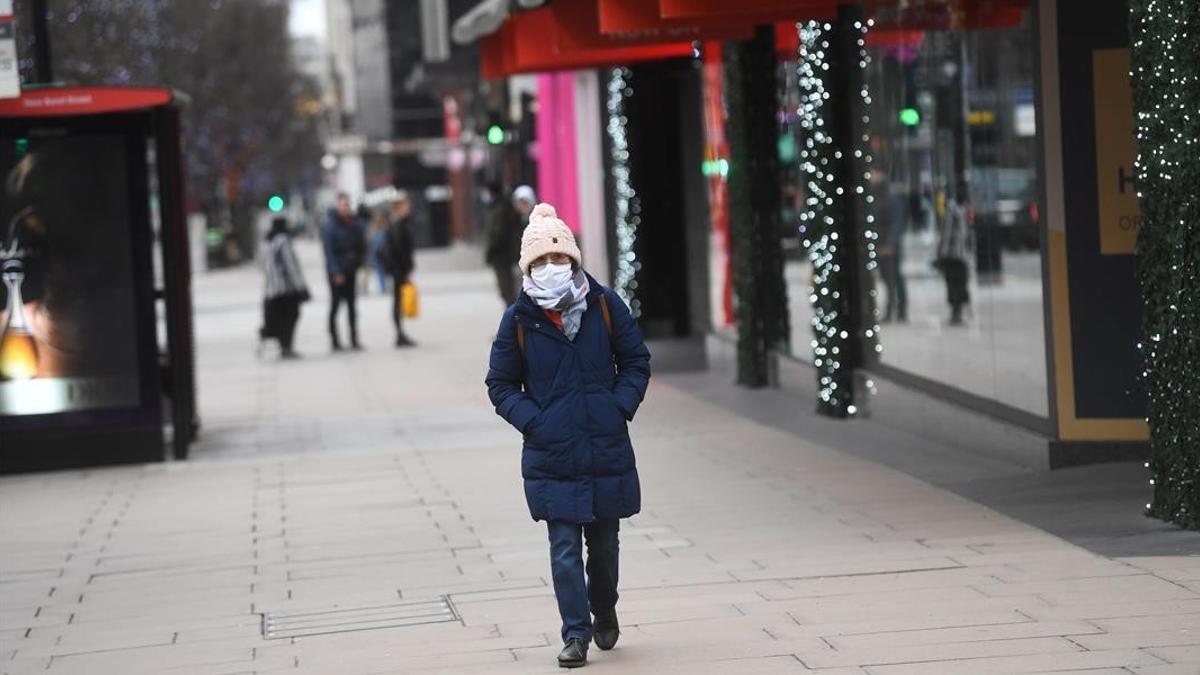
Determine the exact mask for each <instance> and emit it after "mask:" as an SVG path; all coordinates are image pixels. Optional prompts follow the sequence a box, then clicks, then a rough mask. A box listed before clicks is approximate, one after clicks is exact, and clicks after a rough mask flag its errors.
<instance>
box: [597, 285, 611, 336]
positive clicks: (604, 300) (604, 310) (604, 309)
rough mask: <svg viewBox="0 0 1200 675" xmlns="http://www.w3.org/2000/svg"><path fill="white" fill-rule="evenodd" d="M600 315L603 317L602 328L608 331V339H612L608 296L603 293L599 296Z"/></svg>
mask: <svg viewBox="0 0 1200 675" xmlns="http://www.w3.org/2000/svg"><path fill="white" fill-rule="evenodd" d="M600 313H601V314H602V315H603V316H604V327H605V328H606V329H608V337H609V339H612V336H613V326H612V313H611V312H609V311H608V296H607V295H605V294H604V293H601V294H600Z"/></svg>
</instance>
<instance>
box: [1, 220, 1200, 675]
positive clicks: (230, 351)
mask: <svg viewBox="0 0 1200 675" xmlns="http://www.w3.org/2000/svg"><path fill="white" fill-rule="evenodd" d="M301 247H302V257H303V258H304V259H305V261H306V264H307V265H308V266H309V269H310V270H311V271H312V272H315V271H316V269H317V268H315V267H314V264H315V262H316V251H315V249H314V248H313V247H312V245H311V244H310V243H307V242H306V243H303V244H301ZM476 257H477V256H476V254H475V253H474V252H473V251H470V250H466V251H453V252H449V253H435V254H429V255H425V256H423V257H422V258H421V259H420V261H419V264H420V266H421V270H422V271H421V273H420V276H419V282H420V284H421V287H422V291H423V297H422V301H423V309H424V311H425V315H424V316H423V317H422V318H421V319H420V320H419V321H417V322H414V323H413V324H412V326H411V334H412V335H413V337H414V338H415V339H417V340H418V341H419V342H420V343H421V346H420V347H419V348H418V349H416V350H408V351H398V350H395V349H393V348H390V347H389V346H388V342H389V336H390V326H389V325H388V319H387V304H386V300H385V299H384V298H383V297H382V296H374V297H368V298H365V299H364V301H363V302H362V303H361V307H360V311H361V312H362V314H363V339H364V342H365V343H366V344H367V347H368V350H367V351H366V352H365V353H360V354H345V355H337V356H334V355H330V354H328V352H327V350H326V346H327V341H326V339H325V336H324V317H323V299H324V296H325V295H326V292H325V289H323V288H321V287H320V286H319V285H317V284H314V290H315V294H316V295H317V296H318V297H317V300H316V302H314V303H311V304H310V305H308V306H306V307H305V310H304V312H305V315H304V317H303V319H302V324H301V331H300V337H299V342H298V347H299V349H300V350H301V351H302V352H305V353H306V354H307V355H308V356H307V358H305V359H304V360H303V361H301V362H295V363H285V362H278V361H275V360H274V359H273V358H271V357H268V358H264V359H262V360H258V359H256V358H255V356H254V353H253V341H252V338H251V336H252V335H253V334H254V329H255V327H256V326H257V323H258V308H259V304H258V300H257V294H258V288H259V282H258V279H257V276H256V273H255V271H254V270H251V269H246V270H234V271H227V272H220V273H214V274H210V275H208V276H205V277H203V278H201V279H199V280H198V282H197V287H196V294H197V312H198V315H197V320H198V323H197V339H198V343H199V344H200V348H201V352H200V378H201V381H200V385H201V390H200V393H201V405H202V411H201V412H202V416H203V424H204V428H203V431H202V433H203V441H202V442H201V443H200V444H199V446H198V447H197V448H196V450H195V456H194V457H193V459H191V460H189V461H187V462H183V463H170V464H162V465H150V466H144V467H127V468H115V469H104V470H94V471H79V472H66V473H56V474H41V475H32V476H16V477H5V478H0V673H13V674H15V673H30V672H42V671H46V670H48V672H50V673H88V674H97V673H118V674H122V675H124V674H130V673H149V672H155V673H160V672H161V673H206V674H212V675H217V674H226V673H230V674H231V673H251V672H256V673H276V672H288V673H334V674H359V673H362V674H366V673H407V672H446V673H476V672H478V673H539V672H542V673H551V672H558V668H557V667H556V666H555V664H554V656H555V654H556V653H557V650H558V637H557V633H558V618H557V612H556V608H555V604H554V599H553V593H552V590H551V589H550V587H549V586H548V577H549V569H548V568H549V564H548V560H547V546H546V536H545V531H544V526H542V525H540V524H536V523H533V522H532V521H530V519H529V517H528V513H527V511H526V509H525V504H524V499H523V496H522V492H521V484H520V479H519V458H518V456H519V450H518V443H519V439H518V437H517V434H516V432H514V431H512V430H511V429H509V428H507V427H506V426H505V424H504V423H503V422H502V421H501V420H500V419H499V418H498V417H496V416H495V415H494V414H493V413H492V411H491V409H490V406H489V405H488V403H487V400H486V396H485V392H484V389H483V384H482V379H483V373H484V366H485V360H486V352H487V347H488V344H489V340H490V337H491V335H492V333H493V331H494V330H495V325H496V323H497V320H498V316H499V312H500V304H499V300H498V299H496V298H495V297H494V295H495V294H494V292H493V291H492V289H491V287H490V284H489V275H488V273H487V272H486V271H484V270H481V269H476V268H474V265H473V263H474V261H475V260H476ZM469 263H471V264H469ZM310 274H311V273H310ZM316 278H317V277H315V276H310V281H315V280H316ZM673 381H675V382H685V383H686V382H688V381H689V380H688V379H687V378H682V379H672V378H660V379H658V380H656V381H655V382H654V383H653V384H652V387H651V391H650V393H649V396H648V400H647V403H646V405H645V406H644V407H643V409H642V411H641V412H640V413H639V416H638V419H637V421H636V422H635V424H634V425H633V434H634V443H635V446H636V448H637V450H638V458H639V467H640V471H641V475H642V480H643V492H644V509H645V510H644V512H643V513H642V514H641V515H639V516H637V517H635V518H633V519H631V520H630V521H627V522H626V523H624V524H623V526H622V570H621V571H622V578H621V592H622V596H621V601H620V604H619V606H618V611H619V613H620V616H621V619H622V623H623V635H622V637H621V642H620V644H619V645H618V647H617V648H616V649H615V650H613V651H612V652H606V653H605V652H599V651H596V650H593V652H592V663H591V664H590V665H589V668H591V669H595V670H597V671H598V672H621V673H673V672H678V673H707V672H711V673H723V674H724V673H734V674H736V673H773V672H798V673H799V672H808V671H815V672H819V673H826V674H830V675H833V674H836V675H842V674H849V673H858V674H863V673H869V674H871V675H900V674H907V673H913V674H920V675H934V674H938V673H971V674H976V673H1031V672H1055V671H1072V672H1085V673H1126V674H1127V673H1131V672H1132V673H1146V674H1155V675H1163V674H1168V673H1171V674H1174V673H1181V674H1182V673H1189V674H1191V673H1200V558H1192V557H1183V556H1179V557H1158V558H1123V559H1112V558H1106V557H1103V556H1099V555H1095V554H1092V553H1089V552H1087V551H1085V550H1083V549H1081V548H1078V547H1075V546H1073V545H1071V544H1068V543H1066V542H1065V541H1063V540H1061V539H1058V538H1056V537H1053V536H1051V535H1049V534H1046V533H1044V532H1042V531H1040V530H1037V529H1035V528H1032V527H1029V526H1027V525H1024V524H1022V523H1020V522H1017V521H1015V520H1012V519H1010V518H1007V517H1005V516H1002V515H1000V514H998V513H996V512H994V511H991V510H989V509H986V508H984V507H982V506H979V505H977V504H975V503H972V502H970V501H967V500H965V499H963V498H961V497H958V496H955V495H952V494H951V493H949V492H946V491H944V490H942V489H940V488H937V487H934V486H932V485H930V484H928V483H924V482H921V481H919V480H916V479H914V478H911V477H909V476H907V475H905V474H902V473H899V472H897V471H895V470H892V469H888V468H885V467H883V466H882V465H879V464H876V463H872V462H869V461H867V460H864V459H861V458H856V457H854V456H851V455H849V454H845V453H841V452H837V451H834V450H831V449H829V448H827V447H823V446H821V445H818V444H816V443H813V442H811V441H807V440H805V438H803V437H798V436H796V435H793V434H790V433H786V432H784V431H781V430H778V429H774V428H771V427H769V426H766V425H762V424H758V423H755V422H752V421H750V420H748V419H747V418H745V417H742V416H740V415H737V414H735V413H733V412H731V411H729V410H727V409H724V408H721V407H718V406H716V405H713V404H712V403H708V402H705V401H702V400H701V399H699V398H696V397H695V396H693V395H692V394H691V393H689V391H687V390H686V388H684V387H680V386H675V385H673V384H671V382H673ZM847 433H852V432H851V431H850V430H849V427H848V431H847ZM969 442H970V441H969V439H964V443H969ZM264 615H267V616H268V617H269V619H270V621H269V623H268V622H267V621H266V620H265V619H264ZM389 626H390V627H389ZM265 627H269V628H270V629H271V630H273V631H275V633H274V634H273V635H268V636H267V637H264V635H263V633H264V628H265ZM332 631H344V632H332ZM312 633H318V634H312Z"/></svg>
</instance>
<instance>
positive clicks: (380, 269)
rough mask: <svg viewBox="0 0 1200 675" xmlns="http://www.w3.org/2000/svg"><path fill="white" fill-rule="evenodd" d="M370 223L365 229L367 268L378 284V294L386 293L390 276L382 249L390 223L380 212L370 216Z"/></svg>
mask: <svg viewBox="0 0 1200 675" xmlns="http://www.w3.org/2000/svg"><path fill="white" fill-rule="evenodd" d="M370 222H371V224H370V226H368V227H367V266H368V267H370V268H371V273H372V274H373V275H375V281H376V283H378V284H379V292H380V293H387V292H388V283H389V282H390V281H391V274H389V273H388V270H387V264H386V261H385V260H384V256H385V255H386V253H384V252H383V251H382V248H383V245H384V243H385V242H386V241H387V232H388V227H389V226H390V222H389V221H388V216H387V214H386V213H383V212H380V211H377V212H375V213H374V214H373V215H372V216H371V221H370ZM369 285H370V284H368V287H369Z"/></svg>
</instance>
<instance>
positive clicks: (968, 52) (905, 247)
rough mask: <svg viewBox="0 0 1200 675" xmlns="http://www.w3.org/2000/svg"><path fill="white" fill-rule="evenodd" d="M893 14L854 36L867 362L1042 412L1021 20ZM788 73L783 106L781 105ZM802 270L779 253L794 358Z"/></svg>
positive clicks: (794, 199) (1029, 40)
mask: <svg viewBox="0 0 1200 675" xmlns="http://www.w3.org/2000/svg"><path fill="white" fill-rule="evenodd" d="M881 11H884V10H881ZM894 12H895V13H893V14H891V15H886V14H881V15H879V16H877V17H876V18H877V22H876V25H877V30H876V31H875V32H874V34H872V35H871V36H870V37H869V39H868V50H869V53H870V56H871V60H870V64H869V66H868V71H867V74H866V77H867V86H868V87H869V89H870V94H871V106H870V110H868V111H867V112H868V113H869V115H870V119H871V131H870V134H871V140H870V143H871V151H872V154H873V156H874V169H873V174H872V182H871V186H872V192H873V194H874V196H875V201H874V209H875V210H874V216H875V223H874V226H875V229H876V231H877V233H878V237H879V238H878V240H877V242H876V244H877V255H878V266H877V269H876V270H875V271H874V273H873V287H872V288H869V289H866V292H870V293H872V294H873V300H874V303H873V304H874V306H875V311H876V312H877V313H878V314H877V318H878V320H879V322H880V324H881V325H882V330H881V333H880V336H879V344H880V345H881V347H882V350H881V351H880V352H878V353H877V354H868V357H869V358H870V359H878V361H877V363H879V364H881V365H883V366H887V367H890V368H895V369H897V370H901V371H904V372H906V373H911V374H914V375H917V376H919V377H921V378H924V379H927V380H931V381H934V382H937V383H940V384H944V385H948V386H950V387H953V388H955V389H959V390H962V391H965V392H968V393H970V394H973V395H976V396H979V397H982V398H985V399H989V400H992V401H996V402H998V403H1000V404H1003V405H1005V406H1008V407H1011V408H1015V409H1018V410H1021V411H1023V412H1025V413H1030V414H1031V415H1034V416H1037V417H1045V416H1047V414H1048V398H1047V367H1046V357H1045V338H1044V315H1043V296H1042V259H1041V247H1040V234H1039V233H1040V218H1041V205H1040V204H1039V203H1038V176H1037V149H1038V144H1037V129H1036V114H1035V108H1034V105H1035V103H1034V93H1033V92H1034V76H1035V62H1034V54H1035V52H1036V50H1035V48H1034V47H1035V33H1034V30H1033V28H1032V17H1031V12H1030V10H1028V9H1025V10H1022V11H1021V12H1020V15H1019V16H1017V17H1015V18H1016V19H1019V20H1011V18H1012V17H1010V20H1009V21H1006V22H1005V23H1004V24H1003V25H996V26H983V25H981V26H977V27H973V28H969V29H952V28H950V27H949V26H938V25H936V22H931V21H930V20H929V17H923V16H919V15H914V14H912V13H905V12H903V11H900V10H894ZM906 24H911V25H906ZM788 70H789V72H788V74H787V78H786V90H785V91H784V93H783V94H784V95H783V102H784V110H785V111H792V110H795V106H794V105H793V103H794V101H793V99H794V98H795V97H796V89H797V87H796V83H795V74H794V70H795V69H794V67H792V68H789V69H788ZM781 119H783V120H785V125H784V129H783V132H784V133H783V136H784V137H785V138H786V137H788V136H789V135H792V134H794V133H795V129H794V126H793V125H790V124H787V121H788V115H787V114H785V115H783V116H781ZM790 142H791V141H784V142H782V143H781V155H783V154H785V153H786V146H787V144H788V143H790ZM785 164H786V162H785ZM797 185H798V181H797V180H796V177H795V176H785V190H784V194H785V202H786V203H785V205H784V209H785V211H784V214H783V215H784V221H785V222H786V223H789V224H792V225H794V224H795V222H796V221H795V219H794V218H792V217H790V216H789V210H790V209H793V210H794V208H793V207H795V206H796V205H799V204H800V203H801V200H803V199H804V195H803V194H802V190H800V189H798V188H797ZM786 241H787V244H786V245H787V246H788V248H789V249H792V250H795V249H798V248H799V243H800V242H801V241H802V237H801V236H797V233H796V232H794V231H793V232H789V233H788V236H787V240H786ZM797 253H800V251H797ZM811 273H812V270H811V265H809V264H808V262H807V260H806V259H805V257H804V256H803V255H791V256H789V262H788V266H787V279H788V285H789V303H790V307H789V309H790V311H791V315H792V325H793V326H795V327H797V329H796V330H794V331H793V336H792V344H791V347H792V351H793V353H794V354H795V355H797V356H798V357H801V358H810V357H811V354H810V351H811V349H810V345H809V342H810V340H811V331H806V330H804V329H803V328H801V327H803V326H808V325H810V322H811V317H812V310H811V308H810V307H809V304H808V300H807V298H808V297H809V295H810V293H809V291H808V288H809V286H810V284H811ZM872 351H873V350H872Z"/></svg>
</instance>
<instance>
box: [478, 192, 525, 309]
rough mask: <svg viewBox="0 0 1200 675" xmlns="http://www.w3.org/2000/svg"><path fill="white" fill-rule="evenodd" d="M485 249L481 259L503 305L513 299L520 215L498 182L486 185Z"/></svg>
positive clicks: (518, 254)
mask: <svg viewBox="0 0 1200 675" xmlns="http://www.w3.org/2000/svg"><path fill="white" fill-rule="evenodd" d="M488 195H489V196H490V200H489V201H488V202H487V215H486V218H487V220H486V221H485V224H484V232H485V234H486V237H487V239H486V241H487V249H486V251H485V253H484V260H486V261H487V264H488V266H489V267H491V268H492V271H493V272H494V273H495V275H496V288H497V289H498V290H499V291H500V298H501V299H502V300H503V301H504V306H505V307H507V306H509V305H511V304H513V303H514V302H516V300H517V275H516V269H517V260H518V259H519V258H520V257H521V215H520V214H518V213H517V210H516V208H515V207H514V206H513V205H512V203H511V202H509V200H508V199H505V197H504V191H503V188H501V187H500V184H499V183H492V184H490V185H488Z"/></svg>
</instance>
